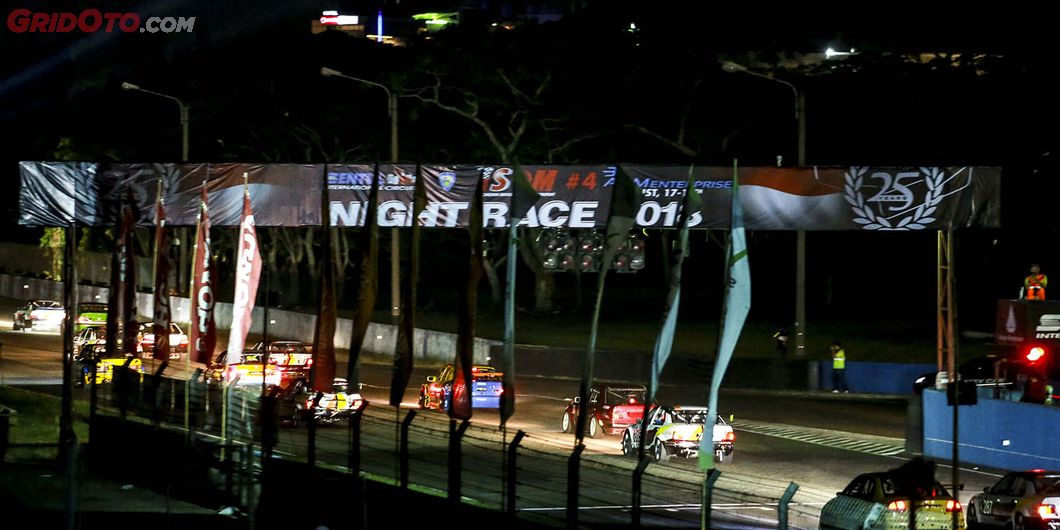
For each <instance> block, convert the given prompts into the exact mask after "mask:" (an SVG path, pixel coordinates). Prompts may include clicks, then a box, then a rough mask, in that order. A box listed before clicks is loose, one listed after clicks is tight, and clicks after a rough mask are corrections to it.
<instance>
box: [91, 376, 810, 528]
mask: <svg viewBox="0 0 1060 530" xmlns="http://www.w3.org/2000/svg"><path fill="white" fill-rule="evenodd" d="M175 372H179V370H175ZM167 373H168V371H167ZM168 375H170V376H174V375H175V376H176V378H171V377H164V376H163V377H158V378H156V377H155V376H153V375H152V374H151V373H147V374H143V375H139V374H135V373H133V374H131V376H130V377H124V378H123V377H122V376H121V370H120V369H115V370H114V374H113V378H112V381H111V382H109V383H105V384H96V385H91V384H90V387H89V390H88V392H89V393H90V395H92V396H94V397H93V398H92V401H93V403H94V404H95V405H94V407H93V410H94V413H93V415H106V416H108V417H119V418H121V417H124V418H125V419H126V420H128V421H136V422H143V423H152V424H154V425H155V426H159V427H164V428H171V429H174V430H183V429H184V427H185V426H186V427H187V430H186V431H184V432H185V437H186V441H187V443H208V444H211V446H212V447H213V448H214V449H213V450H214V457H215V458H216V461H217V462H218V463H219V464H218V469H219V470H220V471H221V472H220V473H219V475H218V477H219V480H223V481H225V482H226V484H225V487H226V488H228V489H227V491H230V492H231V493H232V498H233V499H235V502H238V503H241V507H240V508H241V509H242V510H244V511H245V512H247V513H249V512H250V510H253V508H254V505H255V503H256V499H255V498H254V495H255V494H256V493H257V492H259V491H260V490H259V484H260V478H261V477H260V474H261V470H262V469H263V468H264V467H263V460H264V459H282V460H288V461H296V462H305V463H312V464H313V465H314V466H317V467H326V468H331V469H337V470H342V471H345V472H350V470H355V471H357V472H358V473H359V475H360V476H362V477H364V478H365V479H367V480H375V481H380V482H384V483H389V484H393V485H398V486H400V487H402V488H409V489H412V490H415V491H418V492H421V493H426V494H430V495H435V496H438V497H449V498H450V499H451V500H454V501H458V502H463V503H469V504H473V505H477V506H480V507H484V508H488V509H491V510H497V511H504V512H507V513H509V514H512V515H514V516H516V517H518V518H521V519H527V520H536V521H542V522H547V523H551V524H553V525H556V524H559V525H563V524H566V525H568V526H573V525H578V526H588V527H602V526H607V527H614V526H644V527H660V526H674V525H676V526H699V525H700V522H701V521H700V518H701V516H703V514H704V512H703V511H702V510H701V504H702V503H701V499H702V498H703V491H704V487H705V483H706V484H707V485H708V486H710V487H709V498H710V499H711V502H710V505H709V509H708V510H707V511H706V512H705V513H706V515H707V520H708V521H709V522H708V523H707V524H710V525H718V524H728V525H731V524H734V523H735V524H740V525H744V526H750V527H754V528H782V529H784V528H799V529H811V528H817V526H818V514H819V512H820V507H821V505H822V504H823V502H824V501H825V500H827V498H826V497H825V496H824V495H823V494H822V493H820V492H813V491H806V490H803V489H799V488H798V486H797V485H795V484H793V483H789V482H785V481H779V480H774V479H770V478H761V477H751V476H744V475H740V474H737V473H732V472H728V471H725V470H724V467H723V468H722V470H721V472H720V473H717V474H716V476H713V477H710V478H711V480H709V481H708V480H705V478H708V477H706V476H705V475H704V473H703V472H702V471H700V470H699V469H698V467H697V466H696V463H695V461H688V462H670V463H666V464H658V463H651V464H650V465H647V468H646V469H645V470H644V473H643V478H642V481H641V485H640V486H641V487H640V491H641V496H640V499H639V502H638V503H634V501H633V491H634V486H633V476H634V472H635V469H636V467H637V461H636V460H635V459H631V458H625V457H622V456H618V455H605V454H598V453H585V452H583V450H582V449H584V448H575V447H573V444H560V443H557V442H556V441H555V440H551V439H548V438H545V437H539V436H535V435H534V434H527V433H524V432H522V431H517V432H506V431H502V430H500V429H499V428H498V427H497V426H495V425H480V424H478V423H472V422H457V421H452V420H450V419H449V418H448V417H447V416H446V415H445V414H442V413H438V412H434V411H423V410H410V409H395V408H394V407H390V406H388V405H377V404H374V403H366V405H365V406H364V407H362V408H361V409H360V410H359V412H358V413H357V414H356V415H355V416H354V418H353V419H352V420H348V421H342V422H339V423H334V424H328V425H319V424H316V423H315V422H312V421H309V422H300V424H299V425H297V426H288V427H281V426H279V425H278V422H277V417H278V416H277V414H275V413H274V412H266V413H265V414H263V412H262V411H263V410H265V411H269V409H270V408H272V407H275V404H270V400H269V399H266V400H265V401H264V402H263V400H262V387H261V386H260V385H246V386H236V385H227V384H224V383H221V382H219V381H208V380H206V379H205V378H204V377H203V374H202V373H201V372H193V373H191V374H181V373H168ZM185 376H186V377H187V379H183V377H185ZM263 418H264V419H265V420H266V421H262V420H263ZM634 505H636V506H637V507H634ZM638 508H639V509H638Z"/></svg>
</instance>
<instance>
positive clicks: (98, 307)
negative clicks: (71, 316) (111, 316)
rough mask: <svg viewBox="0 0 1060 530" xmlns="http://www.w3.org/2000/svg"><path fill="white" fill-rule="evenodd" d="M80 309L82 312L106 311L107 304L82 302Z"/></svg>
mask: <svg viewBox="0 0 1060 530" xmlns="http://www.w3.org/2000/svg"><path fill="white" fill-rule="evenodd" d="M78 309H79V311H81V312H82V313H106V312H107V304H91V303H88V304H81V305H80V306H78Z"/></svg>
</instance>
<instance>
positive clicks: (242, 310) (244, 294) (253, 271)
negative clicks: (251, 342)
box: [226, 190, 261, 364]
mask: <svg viewBox="0 0 1060 530" xmlns="http://www.w3.org/2000/svg"><path fill="white" fill-rule="evenodd" d="M260 276H261V253H260V252H259V251H258V236H257V233H256V232H255V230H254V212H253V211H251V209H250V191H249V190H246V191H244V193H243V217H242V220H241V221H240V222H239V252H238V254H237V255H236V293H235V296H234V297H232V327H231V328H230V329H231V331H230V332H229V334H228V356H227V357H226V359H227V362H228V363H229V364H231V363H237V362H239V361H240V359H241V357H242V354H243V346H244V345H245V344H246V341H247V332H248V331H250V321H251V317H252V313H253V311H254V301H255V299H256V298H257V294H258V278H259V277H260Z"/></svg>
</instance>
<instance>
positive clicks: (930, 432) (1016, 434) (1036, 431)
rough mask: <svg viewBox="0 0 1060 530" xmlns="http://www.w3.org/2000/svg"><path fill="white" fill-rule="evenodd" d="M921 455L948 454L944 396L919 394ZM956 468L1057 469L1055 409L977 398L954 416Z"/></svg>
mask: <svg viewBox="0 0 1060 530" xmlns="http://www.w3.org/2000/svg"><path fill="white" fill-rule="evenodd" d="M923 405H924V406H923V410H924V454H925V455H927V456H931V457H934V458H940V459H948V458H951V456H952V454H953V407H951V406H949V405H947V404H946V393H945V392H940V391H938V390H925V391H924V395H923ZM957 420H958V424H959V425H958V427H959V432H958V441H959V443H960V458H961V461H962V462H970V463H974V464H979V465H983V466H991V467H997V468H1001V469H1010V470H1018V469H1034V468H1043V469H1060V442H1058V440H1060V407H1055V406H1049V405H1037V404H1033V403H1019V402H1015V401H1004V400H995V399H983V397H982V394H980V397H979V404H978V405H962V406H961V408H960V410H959V411H958V416H957Z"/></svg>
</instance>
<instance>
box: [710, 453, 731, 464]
mask: <svg viewBox="0 0 1060 530" xmlns="http://www.w3.org/2000/svg"><path fill="white" fill-rule="evenodd" d="M735 454H736V453H728V454H726V453H724V452H720V453H718V452H716V453H714V461H715V462H718V463H721V464H731V463H732V458H733V456H734V455H735Z"/></svg>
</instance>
